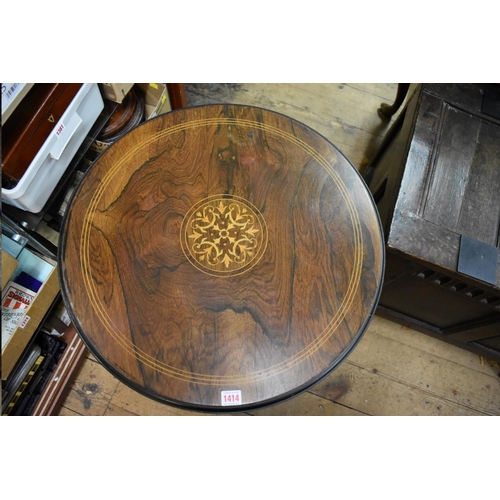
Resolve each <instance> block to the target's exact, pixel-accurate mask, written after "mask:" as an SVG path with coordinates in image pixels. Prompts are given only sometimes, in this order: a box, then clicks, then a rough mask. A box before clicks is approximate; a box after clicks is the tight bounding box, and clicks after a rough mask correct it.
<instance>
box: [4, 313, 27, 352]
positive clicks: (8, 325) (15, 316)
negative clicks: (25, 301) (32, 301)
mask: <svg viewBox="0 0 500 500" xmlns="http://www.w3.org/2000/svg"><path fill="white" fill-rule="evenodd" d="M25 313H26V309H12V308H10V307H2V350H3V348H4V347H5V346H6V344H7V342H8V341H9V340H10V338H11V337H12V334H13V333H14V332H15V331H16V328H17V325H18V324H19V321H21V318H22V317H23V316H24V314H25Z"/></svg>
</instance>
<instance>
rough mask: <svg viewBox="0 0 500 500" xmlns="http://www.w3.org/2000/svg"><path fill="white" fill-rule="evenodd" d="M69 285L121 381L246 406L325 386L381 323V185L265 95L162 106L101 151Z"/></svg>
mask: <svg viewBox="0 0 500 500" xmlns="http://www.w3.org/2000/svg"><path fill="white" fill-rule="evenodd" d="M59 259H60V277H61V288H62V293H63V297H64V299H65V302H66V304H67V307H68V310H69V312H70V315H71V317H72V321H73V324H74V325H75V327H76V328H77V331H78V332H79V333H80V335H81V336H82V338H83V339H84V341H85V343H86V344H87V346H88V348H89V349H90V351H91V352H92V353H93V354H94V355H95V356H96V357H97V358H98V359H99V360H100V361H101V362H102V363H103V364H104V366H106V367H107V368H108V369H109V370H110V371H111V372H112V373H113V374H114V375H115V376H117V377H118V378H119V379H120V380H121V381H123V382H124V383H125V384H127V385H129V386H130V387H132V388H134V389H135V390H137V391H139V392H141V393H142V394H144V395H147V396H149V397H151V398H154V399H156V400H158V401H162V402H165V403H170V404H172V405H177V406H180V407H183V408H188V409H193V410H200V411H209V412H212V411H213V412H231V411H244V410H246V409H250V408H258V407H262V406H265V405H268V404H272V403H276V402H279V401H282V400H284V399H285V398H289V397H292V396H294V395H296V394H297V393H299V392H301V391H303V390H305V389H306V388H308V387H310V386H311V385H312V384H314V383H316V382H317V381H318V380H320V379H321V378H322V377H323V376H325V375H326V374H328V373H329V372H330V371H331V370H332V369H334V368H335V366H337V365H338V364H339V363H340V362H341V361H342V360H343V359H344V358H345V357H346V356H347V355H348V354H349V352H350V351H351V349H352V348H353V347H354V346H355V344H356V343H357V342H358V340H359V339H360V337H361V335H362V334H363V332H364V331H365V329H366V327H367V325H368V323H369V321H370V319H371V317H372V315H373V313H374V311H375V307H376V304H377V299H378V296H379V292H380V288H381V282H382V276H383V263H384V245H383V235H382V231H381V226H380V222H379V218H378V214H377V211H376V209H375V205H374V203H373V199H372V197H371V195H370V194H369V191H368V189H367V188H366V185H365V184H364V182H363V181H362V179H361V177H360V175H359V174H358V172H357V171H356V169H355V168H354V167H353V166H352V165H351V164H350V163H349V162H348V161H347V160H346V159H345V158H344V157H343V156H342V155H341V154H340V153H339V151H338V150H337V149H336V148H335V147H334V146H333V145H332V144H331V143H329V142H328V141H327V140H325V139H324V138H323V137H321V136H320V135H319V134H317V133H316V132H314V131H313V130H311V129H309V128H308V127H306V126H304V125H302V124H301V123H299V122H297V121H294V120H292V119H290V118H287V117H285V116H283V115H279V114H276V113H273V112H270V111H266V110H263V109H259V108H251V107H245V106H233V105H225V106H222V105H214V106H203V107H194V108H187V109H185V110H178V111H175V112H172V113H169V114H167V115H162V116H159V117H157V118H155V119H153V120H150V121H148V122H146V123H145V124H143V125H141V126H139V127H138V128H137V129H135V130H133V131H132V132H130V133H129V134H127V135H126V136H124V137H123V138H121V139H120V140H118V141H117V142H116V143H115V144H114V145H112V146H111V147H110V148H109V149H108V150H106V151H105V152H104V153H103V155H102V156H101V157H100V158H99V159H98V160H97V161H96V162H95V163H94V165H93V166H92V167H91V169H90V170H89V171H88V173H87V174H86V176H85V177H84V179H83V180H82V182H81V183H80V185H79V187H78V189H77V191H76V193H75V196H74V198H73V200H72V202H71V204H70V206H69V207H68V210H67V213H66V219H65V222H64V226H63V230H62V236H61V243H60V252H59Z"/></svg>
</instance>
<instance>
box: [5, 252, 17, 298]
mask: <svg viewBox="0 0 500 500" xmlns="http://www.w3.org/2000/svg"><path fill="white" fill-rule="evenodd" d="M17 265H18V261H17V259H14V257H12V255H10V254H8V253H7V252H6V251H5V250H2V295H3V291H4V290H5V287H6V285H7V283H8V282H9V281H10V278H11V277H12V275H13V274H14V271H15V270H16V268H17Z"/></svg>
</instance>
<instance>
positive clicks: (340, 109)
mask: <svg viewBox="0 0 500 500" xmlns="http://www.w3.org/2000/svg"><path fill="white" fill-rule="evenodd" d="M396 88H397V85H396V84H378V83H377V84H345V83H343V84H260V83H250V84H189V85H187V87H186V89H187V95H188V104H189V105H193V106H194V105H200V104H205V103H237V104H247V105H252V106H259V107H263V108H267V109H271V110H273V111H277V112H280V113H283V114H285V115H288V116H291V117H293V118H296V119H298V120H300V121H302V122H303V123H305V124H307V125H309V126H310V127H312V128H313V129H315V130H316V131H318V132H319V133H321V134H322V135H324V136H325V137H326V138H327V139H329V140H330V141H332V142H333V143H334V144H335V145H336V146H337V147H338V148H339V149H340V150H341V151H342V152H343V153H344V155H345V156H346V157H347V158H348V159H349V160H350V161H351V162H352V163H353V164H354V166H355V167H357V168H358V169H362V168H363V167H364V166H365V165H366V164H367V162H368V160H369V159H370V158H371V157H372V155H373V154H374V153H375V151H376V149H377V147H378V145H379V144H380V142H381V139H382V137H383V135H384V133H385V132H386V131H387V129H388V127H389V126H390V124H388V123H384V122H382V121H381V120H380V119H379V117H378V115H377V112H376V110H377V108H378V106H379V105H380V103H381V102H388V103H391V102H392V101H393V100H394V97H395V95H396ZM410 91H411V89H410ZM499 371H500V367H499V366H498V364H496V363H494V362H492V361H489V360H486V359H484V358H481V357H479V356H477V355H475V354H471V353H469V352H468V351H465V350H462V349H460V348H458V347H454V346H451V345H448V344H445V343H443V342H441V341H439V340H436V339H433V338H431V337H428V336H426V335H424V334H421V333H418V332H415V331H413V330H411V329H409V328H406V327H401V326H399V325H397V324H395V323H392V322H390V321H387V320H385V319H382V318H379V317H375V318H374V319H373V321H372V323H371V324H370V326H369V328H368V330H367V332H366V333H365V335H364V336H363V338H362V340H361V341H360V343H359V344H358V345H357V347H356V348H355V349H354V351H353V352H352V353H351V354H350V355H349V357H348V358H347V359H346V360H345V362H344V363H342V364H341V365H340V367H338V368H337V369H336V370H335V371H334V372H333V373H331V374H330V375H329V376H328V377H327V378H326V379H324V380H323V381H321V382H320V383H319V384H317V385H316V386H314V387H312V388H311V389H310V390H309V391H307V392H305V393H303V394H301V395H300V396H297V397H295V398H293V399H291V400H289V401H287V402H284V403H282V404H279V405H276V406H273V407H271V408H268V409H265V410H260V411H255V412H252V415H331V416H336V415H339V416H363V415H379V416H382V415H383V416H406V415H457V416H458V415H477V416H480V415H500V377H499ZM59 415H73V416H78V415H105V416H107V415H200V414H198V413H192V412H186V411H181V410H178V409H175V408H171V407H169V406H165V405H162V404H159V403H156V402H154V401H151V400H149V399H147V398H145V397H143V396H140V395H139V394H137V393H135V392H134V391H132V390H131V389H129V388H128V387H126V386H124V385H123V384H122V383H121V382H119V381H118V380H117V379H115V378H114V377H113V376H111V375H110V374H109V373H108V372H107V371H106V370H105V369H104V368H103V367H102V366H101V365H100V364H99V363H98V362H97V361H96V360H95V358H94V357H93V356H91V355H90V354H89V355H88V356H87V358H86V359H85V361H84V363H83V365H82V367H81V369H80V371H79V373H78V374H77V376H76V378H75V379H74V383H73V385H72V387H71V389H70V390H69V392H68V394H67V397H66V399H65V400H64V402H63V405H62V407H61V409H60V412H59Z"/></svg>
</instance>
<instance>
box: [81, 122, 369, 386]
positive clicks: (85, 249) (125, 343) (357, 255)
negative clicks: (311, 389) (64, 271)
mask: <svg viewBox="0 0 500 500" xmlns="http://www.w3.org/2000/svg"><path fill="white" fill-rule="evenodd" d="M221 124H228V125H240V126H248V127H253V128H259V129H261V130H263V131H265V132H269V133H272V134H275V135H277V136H279V137H282V138H284V139H286V140H288V141H289V142H291V143H293V144H295V145H296V146H298V147H299V148H301V149H302V150H304V151H306V152H307V153H308V154H309V155H310V156H311V157H313V158H314V159H315V160H316V161H317V162H318V164H320V165H321V166H322V167H323V168H324V169H325V171H326V172H327V173H328V174H329V175H330V176H331V178H332V179H333V181H334V182H335V184H336V185H337V188H338V189H339V191H340V192H341V194H342V196H343V198H344V201H345V202H346V206H347V208H348V211H349V215H350V218H351V223H352V226H353V231H354V244H355V252H354V264H353V273H352V274H351V279H350V281H349V286H348V290H347V292H346V296H345V299H344V301H343V303H342V304H341V306H340V308H339V310H338V311H337V313H336V314H335V316H334V317H333V318H332V320H331V321H330V323H329V324H328V325H327V327H326V328H325V329H324V330H323V332H322V333H321V334H320V335H319V336H318V337H316V338H315V339H314V340H313V341H312V342H311V343H310V344H309V345H308V346H306V347H304V348H303V349H301V351H299V352H298V353H296V354H295V355H294V356H292V357H290V358H288V359H287V360H284V361H282V362H280V363H278V364H276V365H273V366H271V367H268V368H266V369H263V370H260V371H258V372H253V373H248V374H245V375H243V376H241V375H240V376H238V375H234V376H233V375H227V376H217V375H206V374H197V373H193V372H188V371H186V370H181V369H178V368H175V367H172V366H169V365H167V364H165V363H162V362H160V361H158V360H157V359H155V358H153V357H152V356H150V355H149V354H147V353H145V352H143V351H141V350H140V349H139V348H138V347H137V346H136V345H135V344H133V343H132V342H131V341H130V340H129V339H127V338H126V337H124V336H123V334H121V333H120V332H119V331H117V330H118V329H117V328H116V325H114V323H113V322H112V320H111V319H110V318H109V316H108V315H107V314H106V309H105V308H104V307H103V305H102V304H101V302H100V300H99V297H98V294H97V291H96V290H95V288H94V284H93V281H92V276H91V270H90V269H89V262H90V255H89V252H90V249H89V235H90V232H91V230H92V223H93V217H94V214H93V211H94V210H95V209H96V207H97V205H98V203H99V202H100V199H101V197H102V193H103V192H104V190H105V189H106V187H107V185H108V184H109V182H110V181H111V180H112V178H113V177H114V175H115V174H116V172H117V171H118V170H119V169H120V168H121V166H122V165H123V164H124V163H125V162H126V161H128V159H130V158H131V157H132V156H133V155H135V154H136V153H137V152H138V151H139V150H141V149H142V148H144V147H147V146H148V145H149V144H150V143H152V142H155V141H157V140H158V139H159V138H161V137H164V136H167V135H170V134H174V133H177V132H181V131H184V130H189V129H191V128H195V127H199V126H207V125H221ZM81 242H82V243H81V246H82V253H83V259H82V271H83V276H84V280H85V282H86V285H87V287H86V288H87V291H88V292H89V296H90V297H91V298H92V299H93V300H94V304H95V307H94V310H95V312H96V314H97V316H98V317H99V318H100V319H101V322H102V323H103V326H104V327H105V328H106V331H107V332H108V333H109V334H110V335H111V336H112V337H113V338H114V339H115V341H117V343H119V344H120V345H121V347H122V348H123V349H124V350H125V351H127V352H128V353H129V354H131V355H133V356H134V357H135V358H138V359H139V360H140V361H141V362H142V363H143V364H145V365H146V366H149V367H151V368H153V369H155V370H157V371H159V372H161V373H164V374H165V375H168V376H171V377H173V378H177V379H181V380H185V381H189V382H197V383H200V384H220V383H223V382H238V383H249V382H252V381H254V380H258V379H263V378H267V377H271V376H275V375H277V374H279V373H282V372H283V371H285V370H288V369H290V368H292V367H293V366H295V365H297V364H298V363H300V362H302V361H303V360H304V359H306V358H308V357H309V356H311V355H312V354H313V353H314V352H315V351H317V350H318V349H319V348H320V347H321V346H322V345H323V344H324V343H325V342H326V341H327V340H328V339H329V338H330V336H331V335H332V334H333V332H334V331H335V330H336V329H337V328H338V325H339V324H340V323H341V321H343V319H344V317H345V315H346V314H347V311H348V310H349V308H350V306H351V304H352V301H353V298H354V295H355V293H356V291H357V288H358V286H359V280H360V276H361V270H362V253H363V250H362V234H361V228H360V224H359V217H358V214H357V211H356V209H355V207H354V205H353V202H352V199H351V198H350V196H349V192H348V190H347V188H346V187H345V184H344V183H343V181H342V179H341V178H340V177H339V176H338V174H337V173H336V172H335V171H334V170H333V168H332V167H331V166H330V164H329V163H328V162H327V161H326V160H325V159H324V158H323V157H322V156H321V155H320V154H319V153H318V152H317V151H315V150H314V149H312V148H311V147H310V146H309V145H307V144H306V143H304V142H303V141H301V140H300V139H298V138H296V137H295V136H293V135H291V134H288V133H286V132H283V131H281V130H279V129H276V128H275V127H272V126H269V125H265V124H262V123H259V122H254V121H250V120H239V119H231V118H228V119H221V118H217V119H203V120H197V121H194V122H189V123H187V124H181V125H178V126H175V127H171V128H168V129H165V130H163V131H160V132H159V133H157V134H156V135H154V136H152V137H151V138H150V139H149V140H147V141H146V142H144V143H142V144H141V145H140V146H138V147H136V148H134V149H132V150H131V151H130V152H129V153H128V154H125V155H124V156H123V157H122V158H121V159H120V161H119V162H117V164H115V166H114V167H112V168H111V169H110V170H109V171H108V173H107V174H106V175H105V176H104V178H103V181H102V183H101V184H100V186H99V188H98V189H97V190H96V192H95V193H94V196H93V197H92V199H91V202H90V204H89V206H88V209H87V212H86V214H85V218H84V223H83V228H82V237H81ZM94 304H93V306H94Z"/></svg>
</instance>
